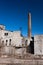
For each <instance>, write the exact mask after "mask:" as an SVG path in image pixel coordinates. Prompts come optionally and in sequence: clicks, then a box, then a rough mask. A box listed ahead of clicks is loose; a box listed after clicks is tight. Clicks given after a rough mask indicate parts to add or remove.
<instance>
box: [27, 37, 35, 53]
mask: <svg viewBox="0 0 43 65" xmlns="http://www.w3.org/2000/svg"><path fill="white" fill-rule="evenodd" d="M27 52H29V53H31V54H34V37H32V41H30V45H29V46H28V47H27Z"/></svg>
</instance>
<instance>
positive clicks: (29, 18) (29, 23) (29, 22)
mask: <svg viewBox="0 0 43 65" xmlns="http://www.w3.org/2000/svg"><path fill="white" fill-rule="evenodd" d="M28 38H29V39H30V38H31V13H29V14H28Z"/></svg>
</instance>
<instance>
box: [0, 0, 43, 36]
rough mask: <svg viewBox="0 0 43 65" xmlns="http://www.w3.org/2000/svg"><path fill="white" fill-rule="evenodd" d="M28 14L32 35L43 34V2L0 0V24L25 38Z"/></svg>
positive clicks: (37, 0)
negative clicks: (16, 31)
mask: <svg viewBox="0 0 43 65" xmlns="http://www.w3.org/2000/svg"><path fill="white" fill-rule="evenodd" d="M28 12H31V14H32V35H36V34H43V0H0V24H3V25H5V26H6V29H7V30H10V31H14V30H19V29H20V27H22V34H23V35H24V36H27V32H28Z"/></svg>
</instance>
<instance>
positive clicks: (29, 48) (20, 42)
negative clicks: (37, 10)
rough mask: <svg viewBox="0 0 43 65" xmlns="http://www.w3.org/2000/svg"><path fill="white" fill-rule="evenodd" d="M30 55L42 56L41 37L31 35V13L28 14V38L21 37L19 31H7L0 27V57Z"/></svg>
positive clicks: (42, 38)
mask: <svg viewBox="0 0 43 65" xmlns="http://www.w3.org/2000/svg"><path fill="white" fill-rule="evenodd" d="M26 53H31V54H34V55H43V35H34V37H32V35H31V13H29V14H28V36H27V37H24V36H21V31H13V32H11V31H7V30H6V29H5V26H3V25H0V56H4V55H5V56H10V55H21V56H22V55H23V54H26Z"/></svg>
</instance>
